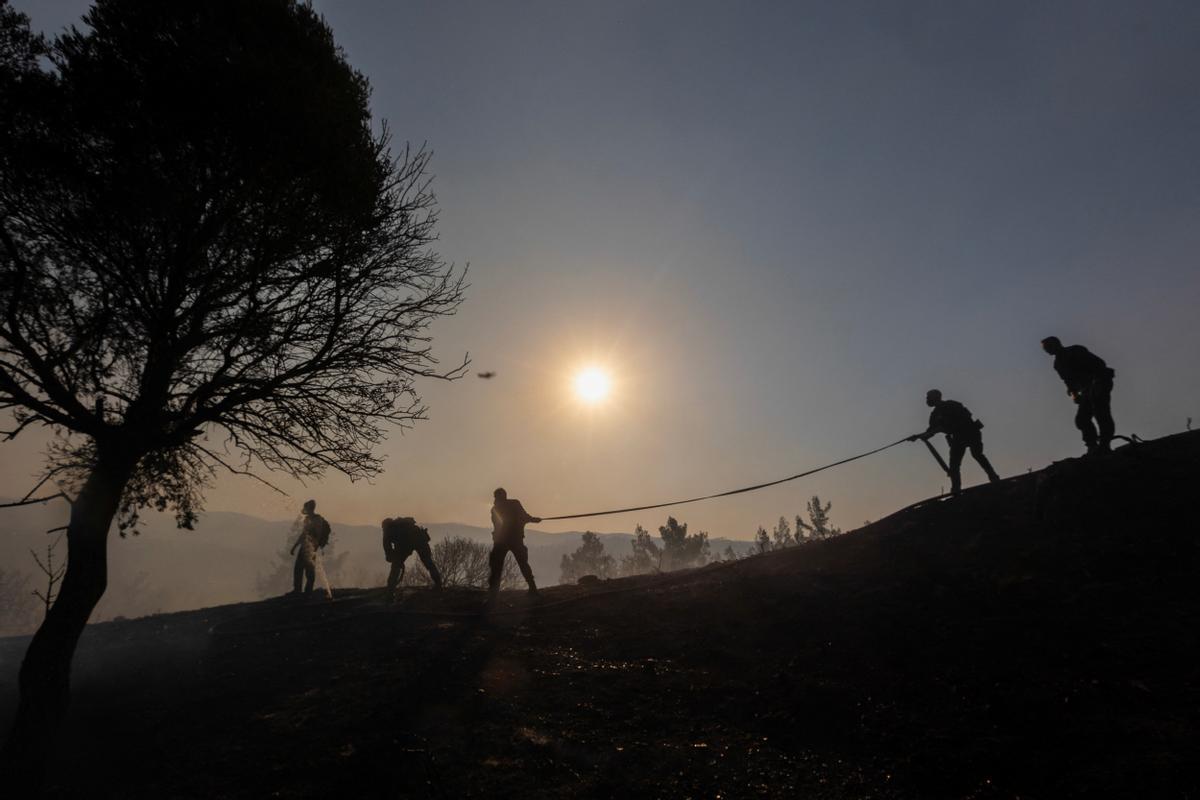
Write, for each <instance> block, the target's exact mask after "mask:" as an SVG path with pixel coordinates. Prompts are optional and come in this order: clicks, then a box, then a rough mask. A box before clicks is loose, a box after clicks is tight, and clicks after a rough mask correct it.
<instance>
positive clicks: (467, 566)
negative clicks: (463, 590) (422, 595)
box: [404, 536, 525, 589]
mask: <svg viewBox="0 0 1200 800" xmlns="http://www.w3.org/2000/svg"><path fill="white" fill-rule="evenodd" d="M432 550H433V563H435V564H437V568H438V570H439V571H440V572H441V573H442V583H443V585H445V586H465V587H469V588H477V589H483V588H486V587H487V585H488V574H489V572H490V566H489V564H488V556H489V555H490V553H491V548H490V547H488V546H487V545H486V544H484V543H483V542H476V541H473V540H471V539H468V538H466V537H465V536H451V537H448V538H446V539H439V540H438V541H436V542H434V543H433V548H432ZM431 582H432V581H431V580H430V577H429V573H428V572H426V570H425V566H424V565H423V564H421V562H420V561H419V560H416V559H414V560H413V564H412V565H411V567H410V569H408V570H406V571H405V573H404V585H405V586H428V585H429V584H430V583H431ZM524 582H525V579H524V578H522V577H521V574H520V572H519V571H518V569H517V564H516V561H515V560H513V559H505V560H504V570H503V571H502V572H501V573H500V588H501V589H515V588H517V586H518V585H521V584H523V583H524Z"/></svg>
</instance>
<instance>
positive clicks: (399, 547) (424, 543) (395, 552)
mask: <svg viewBox="0 0 1200 800" xmlns="http://www.w3.org/2000/svg"><path fill="white" fill-rule="evenodd" d="M382 527H383V555H384V557H385V558H387V560H388V563H389V564H391V565H392V569H391V571H390V572H389V573H388V579H387V588H388V591H389V592H395V590H396V587H397V586H399V585H400V581H401V580H403V578H404V561H405V559H407V558H408V557H409V556H410V555H412V554H413V551H414V550H415V551H416V553H417V557H418V558H420V559H421V563H422V564H424V565H425V569H426V570H428V572H429V577H430V578H431V579H432V580H433V588H435V589H441V588H442V573H440V572H438V568H437V564H435V563H433V553H431V552H430V550H429V531H428V530H427V529H425V528H422V527H421V526H419V525H417V521H416V520H415V519H413V518H412V517H397V518H395V519H392V518H391V517H388V518H387V519H385V520H384V521H383V523H382Z"/></svg>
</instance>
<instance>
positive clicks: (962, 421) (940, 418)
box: [908, 389, 1000, 495]
mask: <svg viewBox="0 0 1200 800" xmlns="http://www.w3.org/2000/svg"><path fill="white" fill-rule="evenodd" d="M925 405H927V406H929V407H930V408H932V409H933V411H931V412H930V413H929V428H928V429H927V430H926V431H925V432H924V433H917V434H913V435H912V436H910V437H908V440H909V441H910V442H915V441H917V440H918V439H920V440H922V441H925V442H928V441H929V438H930V437H931V436H934V435H936V434H939V433H944V434H946V443H947V444H948V445H949V446H950V464H949V466H948V467H947V470H946V471H947V472H948V473H950V494H953V495H956V494H958V493H959V492H960V491H961V490H962V460H963V455H965V454H966V452H967V451H968V450H970V451H971V457H972V458H974V459H975V461H976V462H978V463H979V466H981V467H983V471H984V472H985V473H987V476H988V480H989V481H991V482H992V483H995V482H996V481H998V480H1000V476H999V475H997V474H996V470H994V469H992V463H991V462H990V461H988V459H987V456H985V455H984V454H983V434H982V433H980V429H981V428H983V423H982V422H980V421H979V420H977V419H975V418H973V417H972V416H971V412H970V411H968V410H967V407H966V406H964V405H963V404H962V403H960V402H958V401H957V400H944V399H942V393H941V391H939V390H937V389H930V390H929V391H928V392H926V393H925Z"/></svg>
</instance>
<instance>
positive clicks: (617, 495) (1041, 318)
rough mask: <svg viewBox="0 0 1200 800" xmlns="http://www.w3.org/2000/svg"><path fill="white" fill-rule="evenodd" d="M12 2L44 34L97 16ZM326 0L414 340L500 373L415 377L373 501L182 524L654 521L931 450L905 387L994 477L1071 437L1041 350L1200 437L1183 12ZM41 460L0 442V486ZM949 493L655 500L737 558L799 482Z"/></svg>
mask: <svg viewBox="0 0 1200 800" xmlns="http://www.w3.org/2000/svg"><path fill="white" fill-rule="evenodd" d="M14 5H15V6H16V7H17V8H18V9H20V10H23V11H26V12H27V13H29V14H30V15H31V16H32V18H33V21H34V24H35V25H36V26H38V27H41V28H43V29H46V30H49V31H55V30H58V29H60V28H61V27H62V26H63V25H65V24H68V23H69V22H71V21H74V20H76V19H78V17H79V15H80V14H81V12H82V11H83V10H84V8H85V7H86V3H84V2H77V1H75V0H15V2H14ZM316 6H317V7H318V8H319V9H320V10H321V11H322V12H323V13H324V14H325V15H326V17H327V19H328V20H329V22H330V24H331V25H332V27H333V30H334V32H335V35H336V37H337V40H338V41H339V42H340V43H341V45H342V46H343V47H344V48H345V50H346V53H347V55H348V57H349V60H350V61H351V63H352V64H353V65H354V66H355V67H357V68H358V69H360V70H362V71H363V72H364V73H365V74H366V75H367V76H368V77H369V78H370V80H371V83H372V85H373V87H374V95H373V108H374V113H375V115H376V117H377V118H384V119H387V120H388V121H389V122H390V123H391V125H392V127H393V130H394V131H395V133H396V135H397V137H398V138H400V139H409V140H412V141H414V142H422V141H427V142H428V143H429V144H430V146H431V147H432V148H433V150H434V151H435V159H434V169H435V171H436V175H437V178H436V182H435V187H436V191H437V194H438V196H439V198H440V202H441V209H442V224H441V237H442V242H441V248H440V251H441V253H442V254H443V255H444V256H445V257H446V258H447V259H449V260H452V261H455V262H458V263H460V264H465V263H467V262H469V263H470V265H471V273H470V274H471V284H472V286H471V289H470V292H469V295H468V300H467V302H466V304H465V305H464V306H463V308H462V309H461V311H460V313H459V315H458V316H457V317H455V318H453V319H451V320H447V321H444V322H442V323H440V324H438V325H437V327H436V328H435V329H434V334H435V337H436V345H437V346H436V349H437V351H438V353H439V354H440V355H441V356H442V358H443V360H444V361H445V362H447V363H449V362H453V361H455V360H456V359H459V358H461V357H462V354H463V353H464V352H467V351H469V352H470V354H471V358H472V360H473V366H474V367H475V368H476V369H478V370H495V371H496V373H497V376H496V377H495V378H494V379H493V380H491V381H483V380H479V379H477V378H475V377H473V376H472V377H470V378H466V379H463V380H461V381H459V382H457V383H454V384H439V383H437V382H428V383H425V384H424V385H423V386H422V389H423V396H424V398H425V399H426V401H427V402H428V403H429V405H430V408H431V414H430V420H429V421H428V422H426V423H423V424H420V425H419V426H418V427H417V428H416V430H414V431H411V432H409V433H407V434H405V435H404V436H399V435H396V436H394V437H392V439H391V441H390V442H389V443H388V444H387V446H386V452H387V453H388V455H389V459H388V462H387V469H386V471H385V472H384V474H382V475H381V476H380V477H379V478H378V479H377V480H376V481H375V482H374V484H373V485H367V484H363V483H360V484H356V485H350V484H349V483H348V482H347V481H345V480H343V479H340V478H338V477H330V478H328V479H327V480H325V481H324V482H323V483H321V484H319V485H316V486H313V487H311V488H309V489H304V488H301V487H296V488H295V494H294V496H293V497H291V498H287V499H285V498H279V497H275V496H272V495H271V494H270V493H269V492H266V491H264V490H263V489H262V488H261V487H260V486H259V485H258V484H255V483H253V482H249V481H247V480H245V479H237V480H235V479H228V480H222V481H221V482H220V483H219V485H218V486H216V487H215V488H214V489H213V490H212V491H211V492H210V494H209V503H208V505H209V508H212V509H222V510H234V511H245V512H248V513H254V514H259V515H262V516H268V517H283V516H287V515H290V514H291V513H293V512H294V511H295V510H296V507H297V506H298V505H299V503H300V502H301V501H302V500H303V499H304V496H307V495H312V496H314V497H316V498H317V500H318V502H319V504H320V508H321V510H322V511H324V512H325V514H326V515H327V516H329V517H330V518H332V519H336V520H345V521H347V522H363V523H366V522H372V521H375V520H378V519H379V518H381V517H383V516H385V515H388V516H391V515H395V514H401V513H403V514H411V515H414V516H417V517H418V518H419V519H422V520H428V521H460V522H467V523H474V524H480V525H484V524H487V518H488V517H487V509H488V506H489V505H490V502H491V491H492V489H493V488H494V487H495V486H497V485H504V486H506V487H507V488H508V489H509V492H510V494H511V495H513V496H516V497H519V498H521V499H522V500H523V501H524V503H525V505H526V507H527V508H528V509H529V510H530V511H531V512H532V513H534V514H544V515H551V514H557V513H568V512H574V511H587V510H592V509H600V508H608V507H612V506H621V505H631V504H641V503H651V502H656V501H661V500H668V499H672V498H673V497H676V496H690V495H694V494H698V493H707V492H710V491H717V490H721V489H725V488H732V487H734V486H739V485H744V484H747V483H756V482H760V481H764V480H768V479H772V478H775V477H779V476H782V475H787V474H791V473H793V472H797V471H799V470H801V469H805V468H807V467H809V466H814V465H817V464H821V463H824V462H828V461H832V460H836V459H839V458H842V457H844V456H846V455H849V454H853V453H856V452H860V451H863V450H868V449H871V448H873V447H876V446H878V445H880V444H884V443H887V442H890V441H892V440H894V439H897V438H899V437H900V436H902V435H905V434H908V433H911V432H914V431H918V430H921V429H923V427H924V424H925V421H926V416H927V411H928V409H926V408H925V406H924V404H923V395H924V392H925V390H926V389H928V388H931V387H939V388H941V389H942V390H943V391H944V392H945V394H946V396H947V397H951V398H955V399H959V400H961V401H963V402H965V403H966V404H967V406H968V407H969V408H971V409H972V410H973V411H974V412H975V413H976V415H977V416H979V417H980V418H982V419H983V420H984V421H985V423H986V428H985V429H984V431H983V433H984V441H985V444H986V449H987V450H988V452H989V454H990V455H991V458H992V461H993V463H994V464H995V465H996V467H997V469H998V470H999V471H1000V472H1001V473H1002V474H1011V473H1014V472H1019V471H1024V470H1026V469H1027V468H1030V467H1034V468H1037V467H1041V466H1043V465H1045V464H1046V463H1048V462H1049V461H1051V460H1054V459H1060V458H1064V457H1067V456H1074V455H1077V454H1079V453H1080V452H1081V450H1082V444H1081V442H1080V440H1079V436H1078V433H1077V432H1076V431H1075V429H1074V427H1073V425H1072V416H1073V413H1074V407H1073V405H1072V404H1071V402H1070V400H1069V399H1068V398H1067V397H1066V395H1065V390H1064V388H1063V386H1062V384H1061V383H1060V382H1059V380H1058V378H1057V376H1056V375H1055V374H1054V373H1053V371H1052V370H1051V367H1050V360H1049V358H1048V357H1047V356H1045V355H1044V354H1043V353H1042V352H1041V350H1040V348H1039V346H1038V342H1039V340H1040V339H1041V338H1042V337H1044V336H1047V335H1049V334H1057V335H1058V336H1060V337H1061V338H1062V339H1063V340H1064V341H1065V342H1067V343H1075V342H1078V343H1082V344H1086V345H1087V346H1088V347H1089V348H1091V349H1092V350H1093V351H1095V352H1096V353H1098V354H1099V355H1101V356H1102V357H1104V358H1105V359H1107V360H1108V362H1109V364H1110V365H1111V366H1113V367H1114V368H1115V369H1116V371H1117V380H1116V391H1115V393H1114V398H1113V404H1114V415H1115V417H1116V420H1117V427H1118V431H1119V432H1125V433H1130V432H1133V433H1138V434H1140V435H1142V436H1144V437H1153V436H1160V435H1163V434H1166V433H1171V432H1174V431H1178V430H1181V429H1183V427H1184V424H1185V420H1186V418H1187V417H1188V416H1194V417H1196V418H1197V419H1198V420H1200V359H1198V358H1197V352H1198V350H1200V327H1198V326H1197V325H1196V322H1195V319H1196V308H1197V304H1198V301H1200V269H1198V268H1197V263H1196V254H1197V245H1200V156H1198V152H1200V151H1198V149H1197V147H1198V143H1200V47H1198V46H1197V45H1198V43H1200V4H1196V3H1194V2H1178V3H1169V2H1158V3H1151V2H1127V3H1105V2H1095V1H1093V2H1079V3H1069V2H1056V3H1019V2H1003V3H1001V2H994V3H979V2H962V3H952V2H942V3H930V4H924V3H916V2H909V3H866V4H860V3H851V2H837V3H833V2H831V3H823V4H808V3H765V2H763V3H749V2H746V3H733V2H720V3H703V2H696V0H688V1H687V2H594V3H587V4H584V3H569V2H561V0H560V1H556V2H547V3H509V2H505V3H495V2H473V3H466V2H448V1H446V0H438V2H422V3H397V2H391V1H390V0H389V1H385V0H377V1H375V2H366V0H336V2H333V1H332V0H330V1H329V2H319V3H316ZM590 362H599V363H601V364H603V365H606V366H607V367H608V368H609V369H611V370H612V372H613V375H614V381H615V386H614V391H613V395H612V397H611V399H610V401H609V402H608V403H607V404H606V405H604V406H602V407H600V408H597V409H593V410H588V409H586V408H585V407H583V406H582V405H581V404H580V403H579V402H578V401H577V400H576V399H575V398H574V397H573V395H572V393H571V391H570V379H571V375H572V374H573V372H574V370H576V369H577V368H578V367H579V366H580V365H582V364H585V363H590ZM943 449H944V445H943ZM37 452H38V442H37V441H36V440H35V439H33V438H30V439H28V440H26V441H24V442H18V443H16V444H8V445H4V449H3V455H4V459H3V466H2V467H0V486H3V487H7V488H6V489H5V491H4V492H3V493H5V494H15V493H17V492H18V491H21V490H23V488H24V485H25V483H26V476H27V475H28V474H29V472H30V471H31V469H32V468H33V466H34V465H35V464H36V453H37ZM964 478H965V481H966V482H967V483H968V484H971V483H975V482H977V481H978V480H979V479H981V478H982V475H981V473H980V472H979V471H978V469H977V467H976V466H975V465H974V463H973V462H971V461H970V459H968V463H967V464H965V465H964ZM945 483H946V481H945V478H944V477H943V476H942V475H941V474H940V472H939V470H938V468H937V467H936V465H935V464H934V463H933V462H932V460H931V459H930V458H929V455H928V454H927V453H926V452H925V449H924V448H923V447H921V446H920V445H919V444H911V445H904V446H902V447H900V448H896V449H893V450H891V451H888V452H887V453H884V454H882V455H880V456H877V457H875V458H874V459H871V460H868V461H864V462H858V463H856V464H853V465H849V466H846V467H841V468H838V469H836V470H834V471H831V472H828V473H824V474H822V475H821V476H818V477H817V478H814V479H810V480H803V481H799V482H796V483H792V484H787V485H785V486H782V487H778V488H775V489H771V490H767V491H764V492H761V493H755V494H749V495H742V496H739V497H737V498H731V499H728V500H720V501H711V502H707V503H703V504H699V505H694V506H687V507H683V508H680V509H678V510H676V511H674V512H671V513H674V514H676V516H678V517H679V518H680V519H683V520H685V521H687V522H688V523H690V525H691V526H692V527H693V528H698V529H703V530H708V531H709V532H710V533H712V535H714V536H734V537H749V536H750V535H752V534H753V532H754V530H755V528H756V526H758V525H760V524H762V525H766V526H768V527H770V525H771V524H773V521H774V520H775V519H777V518H778V517H779V516H780V515H781V514H785V515H788V516H789V517H790V516H791V515H793V514H795V513H796V512H798V511H800V510H801V509H802V507H803V504H804V501H805V499H806V498H807V497H808V496H810V495H812V494H813V493H814V492H819V493H820V494H821V495H822V497H825V498H828V499H830V500H832V501H833V503H834V518H835V522H838V523H840V524H841V525H843V526H846V527H849V526H853V525H857V524H859V523H861V522H862V521H863V520H864V519H875V518H878V517H880V516H882V515H884V514H886V513H887V512H889V511H890V510H893V509H895V508H897V507H899V506H901V505H904V504H905V503H907V502H910V501H913V500H916V499H918V498H921V497H924V496H928V495H930V494H934V493H936V492H937V491H938V490H939V488H940V487H941V486H943V485H945ZM288 487H289V488H292V486H291V485H290V484H288ZM667 513H668V512H666V511H663V512H657V511H656V512H649V513H641V514H631V515H625V516H616V517H608V518H602V519H600V520H597V521H590V522H589V523H588V525H589V526H590V527H592V528H594V529H599V530H631V529H632V528H633V525H634V523H635V522H641V523H642V524H644V525H646V526H647V527H652V526H657V525H659V524H661V523H662V521H663V520H664V519H665V517H666V514H667ZM542 527H543V528H544V529H547V530H568V529H578V528H580V527H583V523H562V524H560V525H557V526H553V525H549V524H547V525H545V526H542Z"/></svg>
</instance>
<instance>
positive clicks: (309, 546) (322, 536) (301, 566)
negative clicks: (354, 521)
mask: <svg viewBox="0 0 1200 800" xmlns="http://www.w3.org/2000/svg"><path fill="white" fill-rule="evenodd" d="M316 512H317V501H316V500H308V501H306V502H305V503H304V507H303V508H301V509H300V519H299V520H298V521H297V527H298V528H299V529H300V535H299V536H297V537H296V543H295V544H293V545H292V549H291V552H292V553H295V554H296V565H295V567H293V569H292V594H300V583H301V580H303V581H304V591H305V592H306V593H307V592H311V591H312V590H313V583H315V582H316V579H317V551H318V550H320V549H321V548H322V547H324V546H325V545H327V544H329V533H330V529H329V523H328V522H326V521H325V518H324V517H322V516H321V515H320V514H318V513H316Z"/></svg>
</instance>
